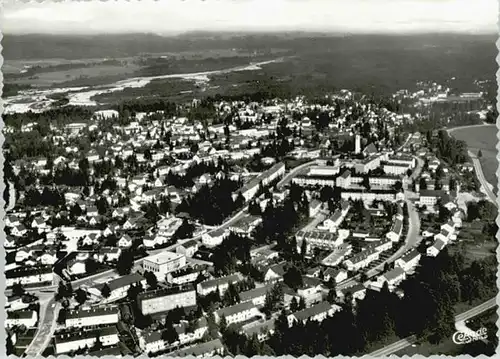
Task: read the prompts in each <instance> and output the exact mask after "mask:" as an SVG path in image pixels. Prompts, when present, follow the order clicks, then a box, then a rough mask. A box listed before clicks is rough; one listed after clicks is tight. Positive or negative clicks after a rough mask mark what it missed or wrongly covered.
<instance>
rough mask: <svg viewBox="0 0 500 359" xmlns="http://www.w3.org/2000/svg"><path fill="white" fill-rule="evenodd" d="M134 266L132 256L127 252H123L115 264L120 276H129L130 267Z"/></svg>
mask: <svg viewBox="0 0 500 359" xmlns="http://www.w3.org/2000/svg"><path fill="white" fill-rule="evenodd" d="M133 266H134V255H133V254H132V252H130V251H129V250H124V251H122V252H121V254H120V256H119V257H118V262H117V263H116V270H117V272H118V274H120V275H127V274H130V271H131V270H132V267H133Z"/></svg>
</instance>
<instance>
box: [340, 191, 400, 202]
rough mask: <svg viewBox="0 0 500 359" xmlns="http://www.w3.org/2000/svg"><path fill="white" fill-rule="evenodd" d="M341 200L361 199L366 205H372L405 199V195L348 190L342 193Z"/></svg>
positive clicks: (394, 192) (390, 192)
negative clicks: (376, 202) (378, 202)
mask: <svg viewBox="0 0 500 359" xmlns="http://www.w3.org/2000/svg"><path fill="white" fill-rule="evenodd" d="M340 196H341V198H342V199H344V200H357V199H360V200H362V201H363V202H365V203H366V204H371V203H372V202H373V201H375V200H379V201H390V202H395V201H397V200H402V199H404V194H402V193H398V192H396V191H394V190H370V191H367V190H355V189H347V190H344V191H342V193H341V195H340Z"/></svg>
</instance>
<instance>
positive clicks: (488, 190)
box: [469, 151, 498, 207]
mask: <svg viewBox="0 0 500 359" xmlns="http://www.w3.org/2000/svg"><path fill="white" fill-rule="evenodd" d="M469 156H470V158H471V159H472V164H473V165H474V170H475V171H476V176H477V178H478V180H479V182H481V185H482V186H483V188H484V192H485V193H486V196H487V197H488V199H489V200H490V201H491V202H493V203H494V204H495V206H497V207H498V203H497V196H495V194H494V193H493V191H492V190H491V187H490V184H489V183H488V181H487V180H486V177H484V173H483V167H482V166H481V162H480V161H479V158H478V157H477V156H476V155H475V154H474V153H472V152H471V151H469Z"/></svg>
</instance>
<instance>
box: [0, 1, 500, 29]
mask: <svg viewBox="0 0 500 359" xmlns="http://www.w3.org/2000/svg"><path fill="white" fill-rule="evenodd" d="M174 1H175V2H156V1H151V0H142V1H130V2H129V1H127V2H101V1H86V2H51V1H45V2H42V3H37V2H27V3H24V2H16V1H13V0H7V1H6V2H5V3H4V7H3V11H2V14H1V17H0V20H1V21H0V23H1V24H2V25H1V29H2V32H3V33H4V34H5V35H34V34H46V35H101V34H106V35H118V34H137V33H143V34H147V33H152V34H156V35H159V36H163V37H172V36H179V35H183V34H186V33H188V34H189V33H193V32H194V33H196V32H201V33H203V32H208V33H214V32H215V33H286V32H288V33H300V32H302V33H317V34H328V35H337V34H338V35H357V34H360V35H369V34H374V35H378V34H380V35H414V34H440V33H443V34H448V33H449V34H471V35H475V34H478V35H483V34H498V25H497V21H498V20H497V17H498V4H497V2H496V1H495V0H476V1H473V2H471V1H469V0H347V1H345V0H240V1H231V0H209V1H199V0H184V1H179V0H174ZM172 4H175V5H174V6H172Z"/></svg>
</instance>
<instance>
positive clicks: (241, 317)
mask: <svg viewBox="0 0 500 359" xmlns="http://www.w3.org/2000/svg"><path fill="white" fill-rule="evenodd" d="M214 315H215V320H216V322H220V320H221V318H222V317H225V318H226V322H227V325H230V324H233V323H241V322H244V321H247V320H249V319H251V318H255V317H263V314H262V313H261V312H260V311H259V310H258V309H257V307H256V306H255V304H253V302H252V301H248V302H242V303H238V304H235V305H232V306H230V307H224V308H221V309H219V310H217V311H216V312H215V313H214Z"/></svg>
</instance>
